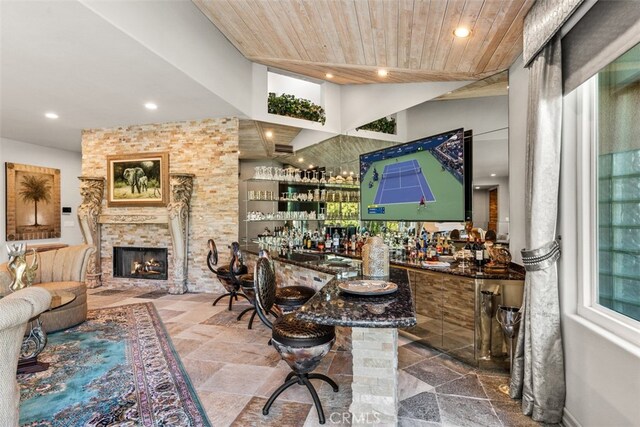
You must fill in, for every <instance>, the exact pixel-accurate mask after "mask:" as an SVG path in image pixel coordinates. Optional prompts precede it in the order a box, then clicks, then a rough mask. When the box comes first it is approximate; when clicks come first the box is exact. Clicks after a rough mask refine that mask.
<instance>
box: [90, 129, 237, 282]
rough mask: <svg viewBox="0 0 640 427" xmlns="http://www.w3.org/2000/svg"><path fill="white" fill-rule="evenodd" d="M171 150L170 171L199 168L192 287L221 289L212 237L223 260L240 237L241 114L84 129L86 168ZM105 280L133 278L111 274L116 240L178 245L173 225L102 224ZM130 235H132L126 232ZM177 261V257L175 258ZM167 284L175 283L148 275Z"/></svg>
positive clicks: (101, 170) (97, 171) (96, 169)
mask: <svg viewBox="0 0 640 427" xmlns="http://www.w3.org/2000/svg"><path fill="white" fill-rule="evenodd" d="M161 151H168V152H169V169H170V172H186V173H192V174H195V178H194V186H193V196H192V199H191V214H190V224H189V254H188V270H189V271H188V281H187V283H188V289H189V291H190V292H203V291H204V292H218V291H221V290H222V288H221V287H220V285H219V283H218V281H217V280H216V279H214V278H213V274H212V273H211V272H210V271H209V269H208V268H207V265H206V254H207V251H208V248H207V240H208V239H209V238H215V240H216V242H217V244H218V248H219V250H220V251H221V262H224V261H225V260H226V259H227V258H228V254H227V251H226V249H223V248H226V247H227V245H228V244H230V243H231V242H232V241H234V240H237V239H238V120H237V119H236V118H222V119H207V120H201V121H188V122H175V123H162V124H148V125H139V126H129V127H119V128H112V129H92V130H85V131H84V132H83V134H82V174H83V175H88V176H103V177H105V178H106V176H107V160H106V157H107V156H108V155H114V154H133V153H144V152H161ZM142 212H144V213H147V214H153V213H165V212H166V208H162V207H159V208H107V205H106V195H105V198H104V199H103V204H102V213H103V214H133V213H142ZM102 232H103V235H102V244H101V246H102V247H101V252H102V258H103V263H102V267H103V271H104V272H105V274H104V275H103V282H104V284H105V285H106V286H110V285H117V284H125V283H126V282H131V280H130V279H126V280H122V283H119V282H118V280H117V279H113V278H111V269H112V258H111V257H112V246H113V244H114V243H116V242H117V241H119V240H123V241H122V243H123V246H142V245H146V244H150V245H158V246H163V247H168V248H169V253H171V251H172V247H171V246H172V245H171V238H170V235H169V231H168V226H167V225H164V224H160V225H153V226H150V225H144V224H135V225H133V224H118V225H114V224H110V225H108V226H105V227H103V229H102ZM125 236H126V237H125ZM170 263H171V261H170ZM134 284H135V285H137V284H144V285H148V286H156V287H162V288H166V287H167V286H168V285H169V283H167V282H164V283H161V282H160V281H144V282H142V283H138V282H136V283H134Z"/></svg>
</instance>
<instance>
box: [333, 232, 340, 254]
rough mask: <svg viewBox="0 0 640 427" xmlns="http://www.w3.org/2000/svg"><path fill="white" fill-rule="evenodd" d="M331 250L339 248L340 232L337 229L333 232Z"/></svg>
mask: <svg viewBox="0 0 640 427" xmlns="http://www.w3.org/2000/svg"><path fill="white" fill-rule="evenodd" d="M333 250H334V251H338V250H340V234H339V233H338V230H337V229H336V230H335V231H334V232H333Z"/></svg>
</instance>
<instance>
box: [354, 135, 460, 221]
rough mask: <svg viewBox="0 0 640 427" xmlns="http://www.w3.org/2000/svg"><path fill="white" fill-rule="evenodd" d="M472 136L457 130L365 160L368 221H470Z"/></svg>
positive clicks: (363, 204)
mask: <svg viewBox="0 0 640 427" xmlns="http://www.w3.org/2000/svg"><path fill="white" fill-rule="evenodd" d="M471 134H472V133H471V131H467V132H465V131H464V129H455V130H451V131H449V132H444V133H441V134H438V135H433V136H428V137H425V138H420V139H418V140H415V141H411V142H408V143H406V144H401V145H396V146H393V147H388V148H384V149H382V150H378V151H373V152H370V153H365V154H361V155H360V216H361V219H362V220H363V221H371V220H374V221H376V220H377V221H437V222H445V221H464V220H465V219H466V218H468V217H469V216H470V214H471V184H472V182H471V170H470V165H471V138H472V136H471Z"/></svg>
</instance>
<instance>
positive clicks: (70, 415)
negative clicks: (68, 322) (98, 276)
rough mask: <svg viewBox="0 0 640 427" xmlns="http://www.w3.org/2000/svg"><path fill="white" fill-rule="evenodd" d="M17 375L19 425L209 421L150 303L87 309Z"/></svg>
mask: <svg viewBox="0 0 640 427" xmlns="http://www.w3.org/2000/svg"><path fill="white" fill-rule="evenodd" d="M40 360H42V361H44V362H49V363H50V364H51V366H50V368H49V369H48V370H47V371H44V372H39V373H36V374H28V375H20V376H18V382H19V384H20V394H21V396H20V397H21V400H20V424H21V425H23V426H32V427H35V426H38V427H40V426H43V427H44V426H56V427H57V426H60V427H62V426H65V427H66V426H107V425H127V426H129V425H131V426H194V427H195V426H210V423H209V421H208V420H207V416H206V414H205V412H204V410H203V409H202V406H201V405H200V402H199V401H198V397H197V396H196V394H195V392H194V390H193V387H192V386H191V383H190V382H189V377H188V376H187V374H186V373H185V371H184V369H183V367H182V364H181V362H180V359H179V358H178V356H177V354H176V352H175V350H174V349H173V346H172V344H171V342H170V341H169V339H168V335H167V333H166V331H165V329H164V326H163V325H162V322H161V320H160V318H159V316H158V313H157V312H156V310H155V307H154V306H153V304H151V303H146V304H133V305H125V306H120V307H114V308H106V309H100V310H91V311H89V316H88V319H87V321H86V322H85V323H83V324H81V325H79V326H76V327H75V328H71V329H68V330H66V331H62V332H58V333H55V334H51V335H49V342H48V344H47V347H46V348H45V350H44V351H43V353H42V354H41V355H40Z"/></svg>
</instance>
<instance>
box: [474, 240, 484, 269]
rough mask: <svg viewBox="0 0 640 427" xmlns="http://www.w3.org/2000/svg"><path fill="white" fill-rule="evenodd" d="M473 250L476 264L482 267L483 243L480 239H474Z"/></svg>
mask: <svg viewBox="0 0 640 427" xmlns="http://www.w3.org/2000/svg"><path fill="white" fill-rule="evenodd" d="M473 251H474V255H475V260H476V266H477V267H478V268H480V267H482V265H483V264H484V262H483V260H484V245H483V244H482V243H481V242H480V239H476V242H475V243H474V245H473Z"/></svg>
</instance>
